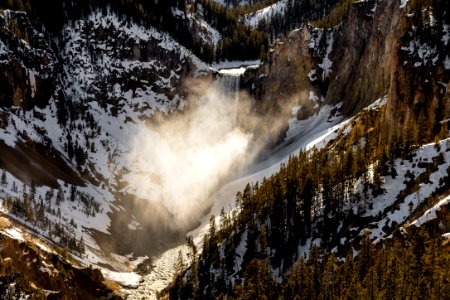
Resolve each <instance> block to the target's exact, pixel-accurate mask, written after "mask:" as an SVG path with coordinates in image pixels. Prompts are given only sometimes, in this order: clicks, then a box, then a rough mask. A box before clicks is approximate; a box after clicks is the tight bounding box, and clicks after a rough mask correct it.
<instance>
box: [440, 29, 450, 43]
mask: <svg viewBox="0 0 450 300" xmlns="http://www.w3.org/2000/svg"><path fill="white" fill-rule="evenodd" d="M442 31H443V32H444V35H443V36H442V39H441V41H442V42H443V43H444V45H445V46H447V44H448V42H449V41H450V26H449V25H447V24H444V25H442Z"/></svg>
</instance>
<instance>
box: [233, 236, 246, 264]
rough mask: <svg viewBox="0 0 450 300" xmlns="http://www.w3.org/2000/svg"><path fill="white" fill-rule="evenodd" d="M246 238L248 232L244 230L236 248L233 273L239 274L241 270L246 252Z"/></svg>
mask: <svg viewBox="0 0 450 300" xmlns="http://www.w3.org/2000/svg"><path fill="white" fill-rule="evenodd" d="M247 236H248V230H247V229H245V231H244V232H243V233H242V235H241V241H240V242H239V245H238V246H237V247H236V256H235V263H234V268H233V269H234V272H239V271H240V270H241V269H242V262H243V261H244V255H245V252H246V251H247Z"/></svg>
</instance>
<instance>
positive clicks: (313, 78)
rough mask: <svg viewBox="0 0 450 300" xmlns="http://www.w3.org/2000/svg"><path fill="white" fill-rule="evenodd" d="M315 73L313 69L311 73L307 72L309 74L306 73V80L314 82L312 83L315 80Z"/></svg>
mask: <svg viewBox="0 0 450 300" xmlns="http://www.w3.org/2000/svg"><path fill="white" fill-rule="evenodd" d="M316 72H317V71H316V70H315V69H312V70H311V71H309V73H308V78H309V80H310V81H311V82H314V81H316V80H317V77H316Z"/></svg>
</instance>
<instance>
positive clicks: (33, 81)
mask: <svg viewBox="0 0 450 300" xmlns="http://www.w3.org/2000/svg"><path fill="white" fill-rule="evenodd" d="M28 79H29V83H30V88H31V98H34V95H35V94H36V77H34V72H33V70H28Z"/></svg>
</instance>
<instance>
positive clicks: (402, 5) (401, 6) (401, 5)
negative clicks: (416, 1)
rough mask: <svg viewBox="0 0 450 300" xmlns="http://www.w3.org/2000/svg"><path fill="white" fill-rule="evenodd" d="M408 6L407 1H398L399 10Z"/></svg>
mask: <svg viewBox="0 0 450 300" xmlns="http://www.w3.org/2000/svg"><path fill="white" fill-rule="evenodd" d="M407 4H408V0H400V8H404V7H405V6H406V5H407Z"/></svg>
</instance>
